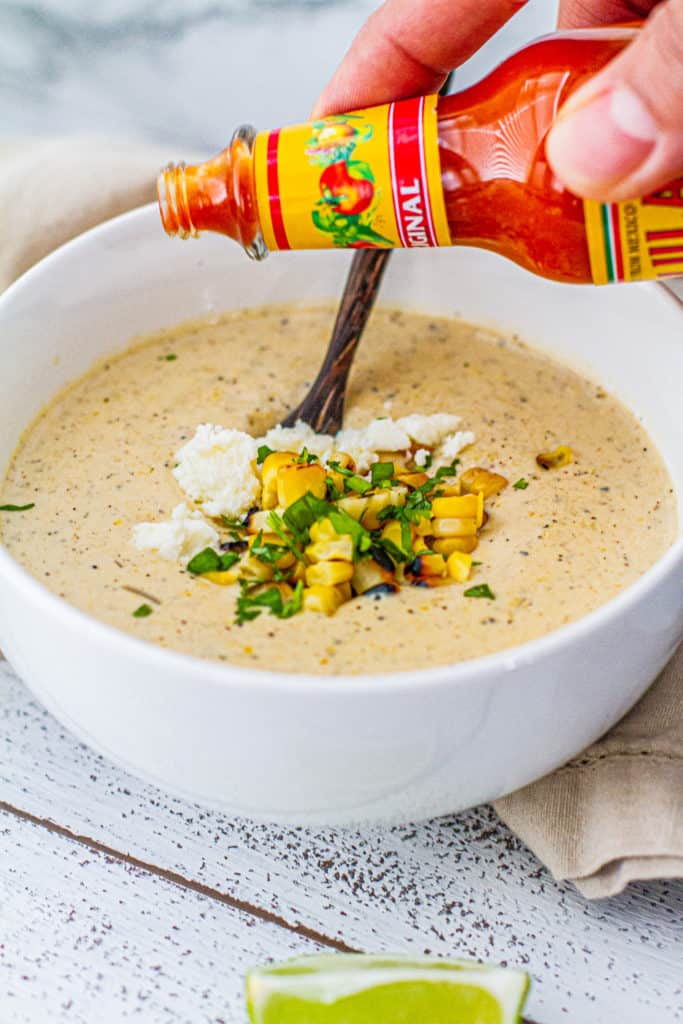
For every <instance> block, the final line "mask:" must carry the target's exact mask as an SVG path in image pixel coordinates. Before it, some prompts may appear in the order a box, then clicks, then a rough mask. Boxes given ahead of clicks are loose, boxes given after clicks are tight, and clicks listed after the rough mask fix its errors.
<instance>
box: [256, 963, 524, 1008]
mask: <svg viewBox="0 0 683 1024" xmlns="http://www.w3.org/2000/svg"><path fill="white" fill-rule="evenodd" d="M528 988H529V978H528V975H527V974H526V973H525V972H523V971H518V970H512V969H508V968H503V967H497V966H489V965H486V964H478V963H476V962H473V961H467V960H436V959H430V958H427V957H417V958H415V957H405V956H395V957H393V956H392V957H389V956H373V955H364V954H338V955H335V954H329V953H323V954H320V955H317V956H308V957H300V958H297V959H294V960H288V961H285V962H284V963H281V964H273V965H269V966H266V967H258V968H255V969H254V970H252V971H250V972H249V974H248V975H247V1005H248V1009H249V1016H250V1020H251V1021H252V1024H377V1021H378V1013H381V1015H382V1024H394V1022H395V1024H403V1022H404V1021H406V1022H407V1021H409V1020H415V1019H416V1017H415V1013H419V1014H420V1021H421V1024H432V1022H433V1024H449V1022H452V1024H517V1022H518V1021H519V1020H520V1019H521V1016H520V1015H521V1011H522V1008H523V1005H524V1002H525V999H526V994H527V991H528ZM387 1014H388V1015H389V1016H387Z"/></svg>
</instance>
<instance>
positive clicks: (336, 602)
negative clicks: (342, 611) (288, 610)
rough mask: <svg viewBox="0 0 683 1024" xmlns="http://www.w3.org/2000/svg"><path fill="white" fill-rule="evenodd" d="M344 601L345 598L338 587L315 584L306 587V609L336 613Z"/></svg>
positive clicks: (322, 612) (304, 596) (304, 600)
mask: <svg viewBox="0 0 683 1024" xmlns="http://www.w3.org/2000/svg"><path fill="white" fill-rule="evenodd" d="M343 603H344V598H343V597H342V595H341V594H340V593H339V590H338V589H337V587H328V586H321V585H319V584H315V585H313V586H311V587H304V592H303V595H302V604H303V608H304V611H307V612H319V613H320V614H322V615H334V613H335V612H336V610H337V608H339V606H340V605H342V604H343Z"/></svg>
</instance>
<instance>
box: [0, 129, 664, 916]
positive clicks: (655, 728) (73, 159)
mask: <svg viewBox="0 0 683 1024" xmlns="http://www.w3.org/2000/svg"><path fill="white" fill-rule="evenodd" d="M166 156H167V154H165V153H164V152H163V151H159V150H156V149H151V148H149V147H144V146H140V145H136V144H126V143H117V142H104V141H102V140H92V139H91V140H87V139H86V140H82V139H81V140H75V139H62V140H42V141H35V140H34V141H25V142H21V143H13V144H12V145H9V144H4V145H2V144H0V224H2V228H3V245H2V248H0V291H2V289H3V288H5V287H6V286H7V285H8V284H10V282H11V281H12V280H14V278H16V277H17V276H18V275H19V274H20V273H22V272H23V271H24V270H26V269H27V268H28V267H29V266H31V264H32V263H34V262H35V261H36V260H38V259H39V258H40V257H41V256H44V255H45V254H46V253H48V252H49V251H50V250H52V249H54V248H55V247H56V246H58V245H60V244H61V243H62V242H65V241H67V240H68V239H69V238H72V237H73V236H74V235H76V234H78V233H79V232H81V231H84V230H85V229H86V228H88V227H91V226H92V225H94V224H97V223H98V222H100V221H102V220H106V219H107V218H108V217H112V216H114V215H115V214H117V213H121V212H122V211H124V210H126V209H129V208H131V207H134V206H137V205H139V204H141V203H144V202H147V201H149V200H151V199H152V198H153V195H154V178H155V175H156V171H157V169H158V167H159V166H160V165H161V164H163V163H164V162H165V160H166ZM496 809H497V811H498V813H499V814H500V816H501V817H502V818H503V820H504V821H505V822H507V824H508V825H509V826H510V828H512V829H513V830H514V831H515V832H516V833H517V834H518V835H519V836H520V837H521V838H522V839H523V840H524V842H526V843H527V844H528V845H529V846H530V847H531V849H532V850H533V851H534V852H535V853H536V854H537V855H538V856H539V857H540V858H541V860H543V861H544V862H545V864H547V865H548V867H549V868H550V870H551V871H552V873H553V874H554V875H555V877H556V878H567V879H571V880H572V881H573V882H574V883H575V884H576V885H577V886H578V887H579V889H580V890H581V891H582V892H583V893H584V894H585V895H586V896H588V897H590V898H595V897H601V896H610V895H613V894H614V893H617V892H619V891H620V890H621V889H623V887H624V886H625V885H626V884H627V883H628V882H630V881H632V880H634V879H638V878H660V877H661V878H664V877H678V876H683V649H681V650H680V651H679V653H678V655H677V656H676V657H675V658H674V660H673V661H672V663H671V664H670V665H669V667H668V668H667V669H666V671H665V672H663V673H662V675H661V676H660V678H659V679H658V680H657V682H656V683H655V685H654V686H653V687H652V688H651V689H650V691H649V692H648V693H647V694H646V696H645V697H644V698H643V699H642V700H641V702H640V703H639V704H638V705H637V707H636V708H634V710H633V711H631V713H630V714H629V715H627V716H626V718H624V719H623V720H622V721H621V722H620V723H619V725H617V726H616V727H615V728H614V729H612V731H611V732H610V733H609V734H608V735H607V736H605V737H604V738H603V739H602V740H600V741H599V742H598V743H595V744H594V745H593V746H592V747H590V748H589V749H588V750H586V751H585V752H584V753H583V754H582V755H581V756H580V757H578V758H576V760H574V761H572V762H571V763H570V764H568V765H566V766H565V767H564V768H561V769H559V771H556V772H555V773H554V774H553V775H550V776H548V777H547V778H545V779H541V780H540V781H539V782H536V783H534V784H533V785H531V786H527V787H526V788H525V789H522V790H520V791H519V792H517V793H513V794H512V795H511V796H509V797H506V798H505V799H504V800H500V801H498V803H497V804H496Z"/></svg>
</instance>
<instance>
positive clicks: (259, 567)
mask: <svg viewBox="0 0 683 1024" xmlns="http://www.w3.org/2000/svg"><path fill="white" fill-rule="evenodd" d="M235 568H239V575H240V577H241V578H243V579H249V580H272V578H273V575H274V573H273V567H272V565H267V564H266V563H265V562H261V561H259V559H258V558H255V557H254V556H253V555H243V557H242V558H241V559H240V561H239V562H238V563H237V566H236V567H235Z"/></svg>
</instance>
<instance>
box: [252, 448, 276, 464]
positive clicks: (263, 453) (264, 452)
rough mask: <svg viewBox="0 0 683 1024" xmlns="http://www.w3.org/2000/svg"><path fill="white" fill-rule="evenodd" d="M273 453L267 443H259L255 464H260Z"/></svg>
mask: <svg viewBox="0 0 683 1024" xmlns="http://www.w3.org/2000/svg"><path fill="white" fill-rule="evenodd" d="M272 454H273V449H272V448H269V447H268V445H267V444H260V445H259V446H258V451H257V453H256V465H257V466H260V465H262V464H263V463H264V462H265V461H266V459H267V458H268V456H269V455H272Z"/></svg>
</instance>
